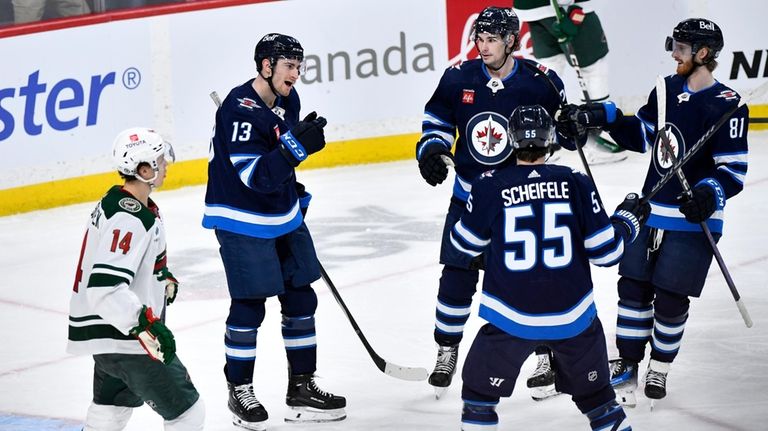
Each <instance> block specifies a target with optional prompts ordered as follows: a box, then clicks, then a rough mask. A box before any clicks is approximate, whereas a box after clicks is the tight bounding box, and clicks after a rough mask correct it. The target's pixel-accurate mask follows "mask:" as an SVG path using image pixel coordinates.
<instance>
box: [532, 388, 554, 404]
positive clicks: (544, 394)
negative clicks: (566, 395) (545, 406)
mask: <svg viewBox="0 0 768 431" xmlns="http://www.w3.org/2000/svg"><path fill="white" fill-rule="evenodd" d="M556 395H560V392H558V391H557V389H555V385H554V384H551V385H547V386H536V387H533V388H531V398H533V400H534V401H544V400H546V399H549V398H552V397H554V396H556Z"/></svg>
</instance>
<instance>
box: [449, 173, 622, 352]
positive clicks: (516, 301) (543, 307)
mask: <svg viewBox="0 0 768 431" xmlns="http://www.w3.org/2000/svg"><path fill="white" fill-rule="evenodd" d="M629 235H630V233H629V232H628V231H627V230H626V229H624V228H621V227H619V228H617V229H614V227H613V224H612V223H611V221H610V219H609V218H608V216H607V215H606V213H605V210H604V209H603V208H602V207H601V205H600V203H599V202H598V200H597V196H596V192H595V188H594V186H593V185H592V182H591V181H590V180H589V178H588V177H587V176H586V175H584V174H583V173H581V172H578V171H575V170H572V169H571V168H569V167H565V166H556V165H519V166H516V167H512V168H505V169H500V170H495V171H488V172H485V173H483V174H482V176H481V177H480V179H478V180H477V181H476V182H475V183H474V187H473V188H472V192H471V194H470V198H469V200H468V201H467V208H466V209H465V210H464V213H463V214H462V216H461V220H460V221H459V222H457V223H456V225H455V226H454V227H453V230H452V231H451V243H452V244H453V246H454V247H455V248H456V249H457V250H459V251H461V252H463V253H466V254H469V255H470V256H473V257H474V256H478V255H479V254H481V253H485V258H486V268H485V277H484V279H483V293H482V299H481V302H480V317H481V318H483V319H485V320H487V321H488V322H490V323H492V324H493V325H495V326H497V327H498V328H501V329H502V330H504V331H505V332H507V333H509V334H511V335H514V336H516V337H520V338H524V339H531V340H560V339H566V338H569V337H573V336H574V335H577V334H579V333H581V332H582V331H583V330H585V329H586V328H587V327H589V325H590V324H591V322H592V320H593V319H594V318H595V316H596V315H597V313H596V309H595V304H594V302H593V299H592V276H591V273H590V268H589V263H590V262H591V263H592V264H595V265H600V266H610V265H614V264H616V263H618V262H619V260H620V259H621V257H622V255H623V253H624V244H625V241H629V240H630V239H629Z"/></svg>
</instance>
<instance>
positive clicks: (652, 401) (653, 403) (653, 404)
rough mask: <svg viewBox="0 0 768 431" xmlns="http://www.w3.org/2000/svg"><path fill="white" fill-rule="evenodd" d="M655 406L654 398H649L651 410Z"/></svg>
mask: <svg viewBox="0 0 768 431" xmlns="http://www.w3.org/2000/svg"><path fill="white" fill-rule="evenodd" d="M655 406H656V400H654V399H651V411H653V408H654V407H655Z"/></svg>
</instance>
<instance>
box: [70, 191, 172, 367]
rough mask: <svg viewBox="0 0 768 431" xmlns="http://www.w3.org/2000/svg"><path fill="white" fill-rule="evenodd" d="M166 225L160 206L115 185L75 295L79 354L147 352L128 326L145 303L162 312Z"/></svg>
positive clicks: (84, 253)
mask: <svg viewBox="0 0 768 431" xmlns="http://www.w3.org/2000/svg"><path fill="white" fill-rule="evenodd" d="M165 247H166V242H165V230H164V228H163V223H162V221H161V219H160V217H159V212H158V210H157V206H156V205H155V204H154V202H152V200H151V199H150V200H149V206H145V205H143V204H142V203H141V202H139V201H138V200H137V199H135V198H134V197H133V196H132V195H131V194H130V193H128V192H126V191H125V190H123V189H122V187H120V186H114V187H112V188H111V189H110V190H109V191H108V192H107V193H106V194H105V195H104V197H103V198H102V199H101V201H99V203H98V204H97V205H96V208H95V209H94V210H93V212H92V213H91V220H90V223H89V224H88V229H87V231H86V233H85V237H84V238H83V245H82V249H81V250H80V259H79V262H78V267H77V272H76V275H75V284H74V287H73V292H72V297H71V300H70V310H69V343H68V345H67V351H68V352H69V353H73V354H101V353H125V354H134V353H135V354H144V350H143V349H142V347H141V345H140V344H139V342H138V341H137V340H136V338H134V337H133V336H131V335H128V332H129V331H130V330H131V329H132V328H133V327H135V326H136V325H137V324H138V315H139V311H140V310H141V308H142V306H143V305H146V306H147V307H152V309H153V310H154V311H155V313H156V314H157V315H159V314H160V313H161V310H163V307H164V306H165V285H164V283H163V282H162V281H158V280H157V276H156V272H158V271H159V270H160V269H161V268H162V267H164V266H166V253H165Z"/></svg>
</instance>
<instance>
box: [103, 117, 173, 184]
mask: <svg viewBox="0 0 768 431" xmlns="http://www.w3.org/2000/svg"><path fill="white" fill-rule="evenodd" d="M160 156H165V160H166V161H167V162H168V163H171V162H173V161H174V160H175V158H176V157H175V155H174V153H173V147H172V146H171V144H170V142H167V141H166V140H165V139H163V137H162V136H160V134H158V133H157V132H155V131H154V130H152V129H149V128H146V127H131V128H130V129H125V130H123V131H122V132H120V133H118V134H117V137H116V138H115V142H114V144H113V147H112V159H113V160H114V163H115V166H116V167H117V170H118V171H119V172H120V173H122V174H123V175H128V176H133V177H136V178H137V179H139V180H141V181H144V182H147V183H150V184H151V183H152V182H153V181H154V180H155V179H156V178H157V172H158V169H159V168H158V165H157V159H158V157H160ZM141 163H147V164H148V165H149V166H150V167H151V168H152V169H153V170H154V171H155V175H154V176H153V177H152V178H150V179H148V180H147V179H144V178H141V176H139V175H138V167H139V164H141Z"/></svg>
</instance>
